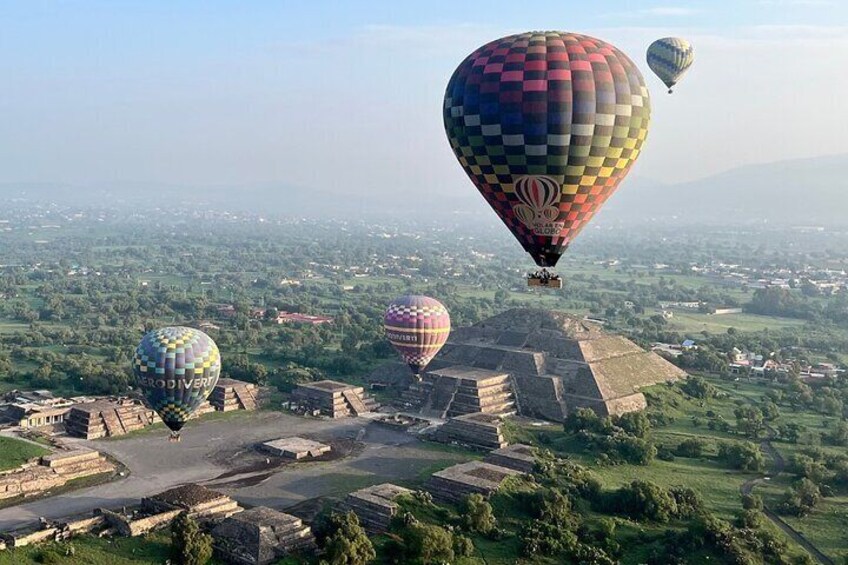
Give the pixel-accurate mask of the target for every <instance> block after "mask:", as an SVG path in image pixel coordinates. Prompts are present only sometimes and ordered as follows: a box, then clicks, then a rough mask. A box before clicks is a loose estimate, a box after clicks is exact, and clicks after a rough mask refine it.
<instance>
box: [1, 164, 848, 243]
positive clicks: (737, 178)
mask: <svg viewBox="0 0 848 565" xmlns="http://www.w3.org/2000/svg"><path fill="white" fill-rule="evenodd" d="M434 195H436V200H434ZM6 198H25V199H27V200H33V201H52V202H59V203H76V204H83V205H92V204H94V205H97V204H100V205H102V204H107V205H115V206H120V207H138V208H139V209H149V208H150V207H151V206H161V205H165V204H168V205H183V206H188V207H192V206H194V207H203V208H209V207H214V208H218V209H226V210H233V211H248V212H254V213H263V212H267V213H269V214H280V215H287V216H299V215H303V216H310V217H321V216H328V217H339V216H347V217H372V216H385V215H387V214H391V215H395V216H397V217H398V218H403V217H407V216H411V215H415V216H416V217H422V216H423V217H426V218H428V219H438V218H456V217H457V216H461V217H463V218H469V219H472V218H473V219H478V220H480V219H482V220H486V219H487V218H488V219H492V218H494V217H495V216H494V214H493V213H492V212H490V211H489V210H488V206H486V204H485V203H484V202H483V200H482V198H480V195H479V194H477V192H476V191H475V190H474V188H473V187H472V186H471V184H470V183H467V185H463V189H462V190H459V189H457V190H455V191H452V192H446V191H445V190H434V191H433V192H432V193H428V192H421V191H418V192H408V191H402V190H400V191H397V192H394V193H390V194H386V193H385V192H375V191H371V190H369V189H368V187H355V186H351V187H345V188H344V191H343V192H342V193H341V194H339V193H337V192H336V191H329V190H315V189H309V190H306V189H302V188H297V187H292V186H287V185H285V184H282V183H279V184H263V185H250V186H207V187H191V186H188V187H187V186H177V185H167V184H150V183H133V182H127V183H112V184H108V185H106V184H98V185H86V186H84V187H82V186H73V185H67V184H51V183H39V184H35V183H31V184H0V199H6ZM489 214H491V216H489ZM597 220H598V221H597V223H606V222H610V221H612V222H624V223H643V222H645V221H650V220H654V221H663V222H673V221H675V220H676V221H680V222H684V223H687V224H696V223H720V224H727V223H729V222H730V223H763V222H769V223H776V224H788V225H791V226H808V225H833V224H840V225H845V224H848V155H836V156H831V157H818V158H813V159H797V160H790V161H780V162H776V163H768V164H758V165H748V166H744V167H739V168H736V169H733V170H730V171H726V172H724V173H720V174H717V175H714V176H711V177H707V178H704V179H700V180H697V181H693V182H688V183H683V184H675V185H666V184H660V183H656V182H652V181H650V180H648V179H644V178H639V177H633V178H628V179H626V180H625V186H624V187H623V189H622V190H621V191H620V192H618V193H616V194H615V195H614V196H613V197H612V199H611V200H610V202H609V203H608V205H607V206H606V207H604V209H603V211H602V212H601V213H600V214H599V216H598V218H597ZM493 221H495V220H493Z"/></svg>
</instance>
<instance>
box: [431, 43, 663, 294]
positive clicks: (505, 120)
mask: <svg viewBox="0 0 848 565" xmlns="http://www.w3.org/2000/svg"><path fill="white" fill-rule="evenodd" d="M650 115H651V106H650V98H649V95H648V89H647V88H646V87H645V80H644V78H643V77H642V74H641V73H640V72H639V69H637V68H636V65H634V64H633V61H631V60H630V59H629V58H628V57H627V56H626V55H625V54H624V53H622V52H621V51H619V50H618V49H616V48H615V47H614V46H612V45H610V44H609V43H606V42H604V41H601V40H599V39H594V38H592V37H588V36H585V35H578V34H574V33H566V32H559V31H549V32H529V33H522V34H518V35H511V36H509V37H504V38H502V39H498V40H495V41H492V42H491V43H487V44H486V45H484V46H482V47H480V48H479V49H477V50H476V51H474V52H473V53H472V54H471V55H469V56H468V57H467V58H466V59H465V60H464V61H463V62H462V63H461V64H460V65H459V67H457V69H456V71H454V73H453V76H452V77H451V78H450V82H449V83H448V86H447V91H446V92H445V100H444V108H443V117H444V125H445V131H446V132H447V136H448V140H449V141H450V145H451V148H452V149H453V151H454V154H455V155H456V158H457V159H458V160H459V163H460V165H462V168H463V169H464V170H465V173H466V174H467V175H468V176H469V178H470V179H471V182H473V183H474V186H476V187H477V190H478V191H479V192H480V193H481V194H482V195H483V197H484V198H485V199H486V200H487V201H488V203H489V205H490V206H491V207H492V208H494V210H495V212H496V213H497V214H498V216H499V217H500V218H501V220H502V221H503V222H504V223H505V224H506V225H507V227H508V228H509V229H510V230H511V231H512V233H513V235H515V237H516V238H517V239H518V241H519V242H520V243H521V245H522V246H523V247H524V249H525V250H526V251H527V253H529V254H530V255H531V256H532V257H533V259H534V260H535V262H536V264H537V265H538V266H539V267H542V268H543V270H544V268H545V267H553V266H554V265H555V264H556V263H557V261H558V260H559V258H560V256H561V255H562V254H563V252H564V251H565V250H566V248H567V247H568V245H569V244H570V243H571V241H572V240H573V239H574V238H575V237H576V236H577V234H578V233H579V232H580V230H581V229H583V228H584V227H585V226H586V224H587V223H588V222H589V221H590V220H591V219H592V216H593V215H594V214H595V213H596V212H597V211H598V209H600V207H601V206H602V205H603V204H604V202H606V200H607V198H609V197H610V195H612V193H613V192H615V190H616V189H617V188H618V185H619V183H620V182H621V181H622V179H624V177H625V176H626V175H627V172H628V171H629V170H630V167H631V166H632V165H633V163H634V162H635V161H636V158H637V157H638V156H639V152H640V151H641V149H642V144H643V143H644V141H645V138H646V136H647V133H648V122H649V120H650ZM531 278H532V277H531Z"/></svg>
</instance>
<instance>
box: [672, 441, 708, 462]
mask: <svg viewBox="0 0 848 565" xmlns="http://www.w3.org/2000/svg"><path fill="white" fill-rule="evenodd" d="M705 446H706V443H705V442H704V440H701V439H698V438H694V437H693V438H688V439H684V440H683V441H681V442H680V443H679V444H677V447H676V448H675V450H674V454H675V455H677V456H679V457H690V458H692V459H696V458H698V457H701V456H702V455H703V454H704V447H705Z"/></svg>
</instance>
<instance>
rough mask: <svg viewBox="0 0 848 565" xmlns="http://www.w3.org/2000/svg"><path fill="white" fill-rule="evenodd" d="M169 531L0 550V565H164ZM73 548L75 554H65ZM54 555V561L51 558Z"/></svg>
mask: <svg viewBox="0 0 848 565" xmlns="http://www.w3.org/2000/svg"><path fill="white" fill-rule="evenodd" d="M169 545H170V542H169V539H168V532H167V531H165V532H158V533H155V534H151V535H147V536H143V537H137V538H108V539H107V538H102V539H101V538H96V537H92V536H83V537H79V538H74V539H72V540H70V541H68V542H63V543H48V544H43V545H37V546H29V547H22V548H15V549H8V550H6V551H0V565H28V564H30V563H32V564H38V563H57V564H62V565H64V564H67V565H74V564H77V563H86V564H88V565H125V564H127V565H129V564H133V565H138V564H145V563H149V564H150V565H161V564H162V563H164V562H165V560H166V559H168V549H169ZM71 547H73V553H74V554H73V555H66V553H68V552H69V551H70V548H71ZM48 554H49V555H51V556H55V557H56V560H55V561H50V560H49V559H50V557H46V555H48Z"/></svg>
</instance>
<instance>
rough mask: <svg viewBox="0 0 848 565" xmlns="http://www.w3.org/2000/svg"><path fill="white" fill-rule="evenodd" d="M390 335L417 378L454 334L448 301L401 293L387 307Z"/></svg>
mask: <svg viewBox="0 0 848 565" xmlns="http://www.w3.org/2000/svg"><path fill="white" fill-rule="evenodd" d="M383 322H384V327H385V330H386V338H387V339H388V340H389V342H390V343H391V344H392V345H393V346H394V348H395V349H397V351H398V353H400V355H401V357H402V358H403V360H404V362H405V363H406V364H407V365H409V368H410V369H412V373H413V374H414V375H415V377H416V378H420V374H421V371H423V370H424V369H425V368H426V367H427V365H428V364H429V363H430V361H431V360H432V359H433V357H435V355H436V353H438V352H439V350H440V349H441V348H442V346H443V345H444V344H445V342H446V341H447V340H448V336H449V335H450V328H451V324H450V315H449V314H448V309H447V308H445V306H444V304H442V303H441V302H439V301H438V300H436V299H435V298H430V297H429V296H413V295H410V296H401V297H400V298H397V299H395V300H394V301H393V302H392V303H391V304H389V307H388V308H386V314H385V316H384V319H383Z"/></svg>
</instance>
